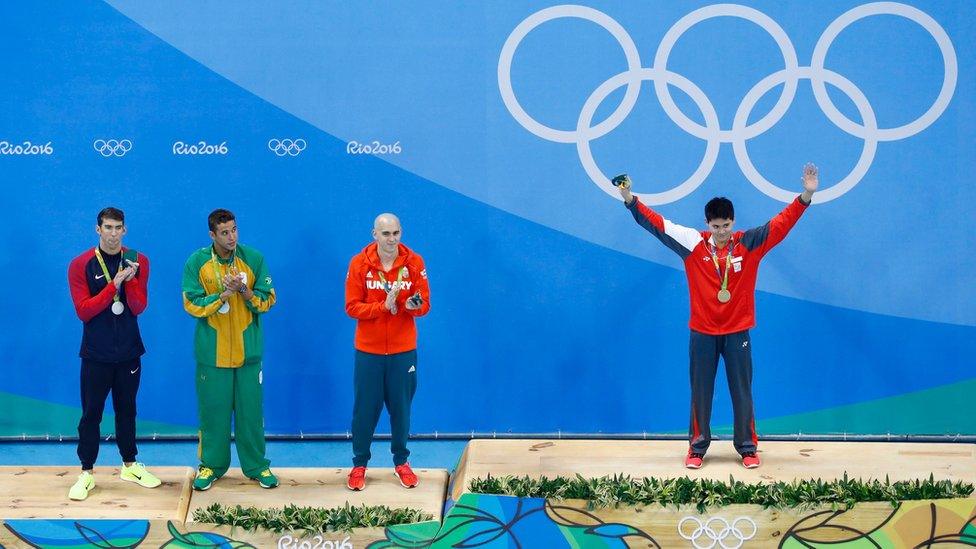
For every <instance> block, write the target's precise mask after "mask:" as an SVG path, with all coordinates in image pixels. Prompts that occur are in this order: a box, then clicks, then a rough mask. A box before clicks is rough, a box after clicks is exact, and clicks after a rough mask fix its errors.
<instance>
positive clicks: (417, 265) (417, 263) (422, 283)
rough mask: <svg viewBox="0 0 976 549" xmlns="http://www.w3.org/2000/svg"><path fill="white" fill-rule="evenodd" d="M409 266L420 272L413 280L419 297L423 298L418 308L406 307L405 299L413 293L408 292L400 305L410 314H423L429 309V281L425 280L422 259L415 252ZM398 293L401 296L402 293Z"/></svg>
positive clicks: (424, 268) (425, 270) (425, 272)
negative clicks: (418, 276)
mask: <svg viewBox="0 0 976 549" xmlns="http://www.w3.org/2000/svg"><path fill="white" fill-rule="evenodd" d="M411 267H412V269H411V270H413V272H415V273H420V278H418V279H417V280H416V282H415V283H416V284H417V286H416V288H417V290H416V291H418V292H420V297H422V298H423V299H424V302H423V304H422V305H421V306H420V308H419V309H412V310H411V309H407V307H406V300H407V299H409V298H410V296H411V295H413V294H414V293H415V292H410V295H407V296H406V297H404V305H403V306H402V307H401V310H404V311H406V312H407V314H409V315H410V316H424V315H425V314H427V312H428V311H430V282H429V281H428V280H427V267H425V266H424V259H423V258H422V257H420V256H419V255H417V254H414V261H413V264H412V265H411ZM400 295H401V296H403V294H402V293H401V294H400Z"/></svg>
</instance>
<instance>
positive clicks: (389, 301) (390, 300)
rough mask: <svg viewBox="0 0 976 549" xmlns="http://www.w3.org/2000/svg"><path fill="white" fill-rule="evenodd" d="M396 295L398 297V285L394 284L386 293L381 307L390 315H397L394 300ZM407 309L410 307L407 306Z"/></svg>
mask: <svg viewBox="0 0 976 549" xmlns="http://www.w3.org/2000/svg"><path fill="white" fill-rule="evenodd" d="M398 295H400V285H399V284H394V285H393V288H392V289H391V290H390V291H388V292H386V302H385V303H384V304H383V305H384V306H385V307H386V310H388V311H390V314H391V315H395V314H397V304H396V300H397V296H398ZM409 307H410V306H409V305H407V308H409Z"/></svg>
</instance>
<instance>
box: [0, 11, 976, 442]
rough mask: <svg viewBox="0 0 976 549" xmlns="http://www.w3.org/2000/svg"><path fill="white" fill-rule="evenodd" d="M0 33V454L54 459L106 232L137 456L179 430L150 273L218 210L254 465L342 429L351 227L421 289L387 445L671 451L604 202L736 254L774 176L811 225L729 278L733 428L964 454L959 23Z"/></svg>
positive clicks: (968, 132)
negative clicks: (738, 292)
mask: <svg viewBox="0 0 976 549" xmlns="http://www.w3.org/2000/svg"><path fill="white" fill-rule="evenodd" d="M2 11H3V17H2V18H0V46H2V49H3V51H6V52H8V53H9V54H10V55H8V56H6V58H5V61H4V62H3V67H4V78H3V79H2V80H0V92H2V95H3V97H4V98H5V99H6V101H5V104H4V108H3V109H2V111H0V181H2V182H3V187H4V196H6V197H7V200H6V204H7V205H8V208H7V216H8V218H7V222H6V223H4V224H3V225H2V226H0V242H2V246H3V254H2V255H0V266H2V269H3V271H4V272H6V273H7V274H8V281H9V282H8V284H9V285H10V288H9V289H8V292H7V293H8V297H7V298H6V299H5V300H4V313H5V314H4V315H3V316H2V320H0V323H2V329H0V345H2V351H3V356H4V359H5V360H6V362H7V365H6V368H5V375H4V376H2V379H0V412H3V413H4V419H0V436H10V435H20V434H31V435H37V434H59V433H61V434H69V435H70V434H73V431H74V422H76V421H77V416H76V415H75V414H76V412H77V406H78V403H79V396H78V368H79V365H78V362H79V361H78V358H77V350H78V343H79V340H80V333H81V325H80V322H79V321H78V319H77V318H76V317H75V315H74V312H73V310H72V307H71V303H70V298H69V294H68V290H67V286H66V269H67V264H68V262H69V261H70V260H71V258H72V257H74V256H75V255H77V254H79V253H81V252H82V251H83V250H84V249H85V248H87V247H90V246H93V245H94V244H95V242H96V238H97V237H96V235H95V232H94V225H95V214H96V213H97V211H98V210H99V209H101V208H102V207H104V206H106V205H115V206H118V207H120V208H122V209H124V210H125V212H126V215H127V225H128V228H129V233H128V235H127V236H126V237H125V243H126V244H128V245H130V246H132V247H134V248H137V249H138V250H140V251H142V252H144V253H146V254H147V255H148V256H149V258H150V260H151V262H152V278H151V280H150V288H149V289H150V293H149V298H150V305H149V309H148V310H147V311H146V313H145V314H144V315H143V317H142V318H141V320H140V323H141V326H142V330H143V336H144V339H145V341H146V346H147V349H148V354H147V355H146V356H145V357H144V365H145V371H144V374H143V382H142V383H143V385H142V389H141V392H140V418H141V419H142V420H144V421H146V422H149V423H146V428H147V429H150V430H153V429H156V430H160V431H166V432H175V433H187V434H189V433H193V432H195V425H196V400H195V395H194V391H193V383H192V379H193V368H194V366H193V355H192V332H193V322H194V320H193V319H191V318H190V317H189V316H188V315H187V314H186V313H185V312H184V311H183V310H182V303H181V297H180V276H181V273H182V267H183V262H184V261H185V259H186V257H187V256H188V255H189V253H190V252H191V251H192V250H194V249H196V248H199V247H201V246H203V245H206V244H207V243H208V242H209V239H208V236H207V226H206V215H207V213H209V212H210V211H211V210H212V209H214V208H217V207H225V208H229V209H231V210H233V211H234V212H235V213H236V214H237V216H238V223H239V227H240V230H241V240H242V241H243V242H245V243H247V244H249V245H252V246H255V247H256V248H258V249H259V250H261V251H263V252H264V254H265V256H266V258H267V261H268V263H269V265H270V267H271V272H272V275H273V277H274V280H275V285H276V288H277V291H278V296H279V302H278V305H276V306H275V308H274V309H272V310H271V311H270V312H269V313H268V315H267V317H266V319H265V323H264V326H265V339H266V353H265V370H264V372H265V375H264V380H265V390H266V393H265V394H266V411H267V412H266V414H267V422H266V423H267V429H268V431H269V432H271V433H279V434H298V433H305V434H310V433H343V432H346V431H347V430H348V426H349V420H350V410H351V404H352V402H351V384H352V382H351V377H352V376H351V373H352V372H351V370H352V338H353V330H354V322H353V321H352V320H351V319H349V318H348V317H347V316H346V315H345V313H344V310H343V283H344V278H345V271H346V267H347V265H348V261H349V258H350V257H351V256H352V255H353V254H354V253H356V252H357V251H358V250H360V249H361V248H362V247H363V246H364V245H365V244H367V243H368V242H369V240H370V229H371V224H372V220H373V218H374V217H375V215H376V214H378V213H380V212H383V211H393V212H396V213H397V214H399V215H400V217H401V219H402V220H403V228H404V242H405V243H406V244H407V245H409V246H411V247H412V248H414V249H415V250H417V251H418V252H419V253H421V254H422V255H423V256H424V258H425V260H426V262H427V268H428V273H429V275H430V279H431V286H432V300H431V301H432V310H431V313H430V315H429V316H427V317H425V318H423V319H421V320H420V321H419V332H420V342H419V365H418V369H419V371H420V386H419V393H418V396H417V400H416V401H415V406H414V415H413V431H414V432H417V433H434V432H439V433H470V432H492V431H498V432H514V433H543V432H556V431H562V432H579V433H584V432H585V433H597V432H602V433H642V432H652V433H660V432H680V431H682V430H683V429H685V428H686V424H687V421H688V404H687V403H688V373H687V344H688V342H687V339H688V328H687V320H688V297H687V288H686V283H685V279H684V274H683V272H681V270H680V268H681V265H680V263H679V261H678V259H677V258H676V257H675V256H674V255H673V253H672V252H670V251H669V250H667V249H665V248H664V247H663V246H661V245H660V243H659V242H657V241H656V240H654V239H653V238H652V237H651V236H650V235H649V234H648V233H646V232H644V231H643V230H642V229H640V228H639V227H637V226H636V225H635V224H634V222H633V220H632V218H631V217H630V215H629V213H628V212H627V211H626V210H625V209H624V208H623V207H622V206H621V205H620V202H619V199H616V198H614V197H613V196H612V189H611V188H609V185H608V183H607V181H606V177H607V176H612V175H615V174H616V173H620V172H624V171H626V172H628V173H630V174H631V176H632V177H633V178H634V180H635V190H636V191H638V192H640V193H642V194H644V195H645V197H646V198H647V200H648V201H649V202H651V203H654V204H655V208H657V209H658V210H659V211H660V212H661V213H662V214H664V215H665V216H666V217H668V218H670V219H672V220H674V221H675V222H678V223H681V224H684V225H689V226H701V227H704V220H703V216H702V206H703V204H704V203H705V202H706V201H707V200H708V199H709V198H711V197H712V196H715V195H725V196H728V197H730V198H732V199H733V200H734V202H735V204H736V210H737V219H736V222H737V226H738V227H741V228H743V229H745V228H748V227H752V226H756V225H760V224H762V223H764V222H765V221H766V220H767V219H769V218H770V217H771V216H773V215H775V214H776V213H777V212H778V211H779V210H780V209H781V208H782V207H783V206H784V201H786V200H789V199H790V198H791V197H792V196H794V195H795V193H797V192H798V191H799V190H800V181H799V178H800V169H801V166H802V165H803V164H804V163H805V162H807V161H813V162H816V163H817V164H818V165H819V166H820V169H821V186H822V192H820V193H818V195H817V200H818V201H819V203H818V204H816V205H815V206H814V207H812V208H811V209H810V210H809V211H808V212H807V213H806V214H805V215H804V217H803V218H802V219H801V220H800V222H799V223H798V225H797V226H796V228H795V229H794V231H793V232H792V233H791V234H790V235H789V237H788V238H787V240H786V241H784V242H783V243H782V244H781V245H780V246H779V247H778V248H777V249H776V250H774V251H773V252H772V253H771V254H770V255H769V256H768V257H767V258H766V260H765V262H764V265H763V268H762V270H761V275H760V277H759V291H758V296H757V317H758V323H759V325H758V327H757V328H756V329H755V331H754V333H753V339H754V342H755V350H754V353H755V356H754V359H755V364H756V376H755V391H756V394H757V398H756V402H757V415H758V417H759V419H760V427H762V425H763V422H767V424H768V425H769V426H770V430H773V431H776V432H786V433H795V432H809V431H810V430H811V429H813V430H814V431H817V432H839V431H846V432H853V433H876V432H893V433H899V434H945V433H962V434H969V435H973V434H976V416H973V415H972V414H965V413H963V410H964V409H965V407H966V405H967V403H968V402H969V401H970V400H971V398H972V397H971V395H972V392H973V390H974V381H976V377H974V374H973V369H972V366H973V360H972V358H971V356H970V354H969V352H968V351H969V344H968V343H967V342H971V341H973V340H974V336H976V313H974V312H973V311H974V308H973V305H974V303H976V299H974V297H976V289H974V287H976V285H974V284H973V274H972V273H973V272H974V271H976V260H974V255H973V254H972V252H971V250H970V248H971V245H970V243H969V240H970V238H969V231H968V229H967V223H968V221H967V220H968V219H969V218H970V217H971V213H970V211H969V210H970V208H969V205H970V204H972V203H973V201H974V199H976V191H974V190H973V186H972V185H971V184H970V181H969V180H970V178H971V174H972V173H973V171H974V168H976V163H974V159H973V156H972V153H971V149H972V145H971V144H972V143H973V141H974V140H976V129H974V128H976V124H974V122H976V116H974V98H976V89H974V85H976V79H974V77H973V70H972V69H973V67H974V60H976V59H974V53H973V52H974V50H973V48H972V47H970V43H971V38H970V37H971V36H972V35H973V33H974V31H976V13H974V12H973V10H972V7H971V5H970V4H969V3H968V2H965V1H949V2H913V3H911V4H910V5H908V4H885V5H883V6H882V5H875V4H861V3H858V2H848V1H842V2H834V3H831V4H830V5H822V4H811V3H806V2H798V1H797V2H772V1H769V2H766V1H757V2H750V3H748V4H747V5H745V6H738V7H727V6H726V7H723V6H720V5H713V4H709V3H706V2H685V3H673V2H664V1H660V2H645V3H639V4H635V3H630V2H598V3H592V4H589V5H588V6H587V7H580V6H575V7H566V6H559V5H555V4H543V3H513V4H511V5H507V4H506V5H490V6H482V5H480V4H464V3H461V4H459V3H455V2H430V3H424V4H420V5H402V6H389V5H384V6H382V7H379V6H368V5H361V4H355V3H353V4H343V5H340V4H336V3H318V2H309V3H287V4H285V5H275V6H269V5H267V4H265V3H259V2H236V3H233V4H230V3H207V4H205V5H200V4H199V3H195V2H175V3H167V4H165V5H161V4H160V5H157V4H152V3H143V2H130V1H122V0H119V1H112V2H108V3H99V2H80V3H67V2H66V3H53V4H52V3H20V4H11V5H6V6H4V7H3V8H2ZM820 86H822V90H821V89H820ZM720 375H721V374H720ZM718 387H719V389H718V390H717V394H716V406H715V417H714V422H715V423H716V424H727V423H728V422H729V421H730V419H731V410H730V407H729V405H728V398H727V396H726V395H725V390H724V384H723V383H719V384H718ZM906 402H911V403H912V404H911V405H910V406H906V404H905V403H906ZM25 407H27V408H28V409H30V410H31V413H30V414H25V413H23V410H24V408H25ZM18 410H19V411H18ZM879 410H882V411H883V412H882V413H879ZM38 418H40V419H38ZM45 419H46V421H45ZM381 430H382V428H381ZM767 432H768V431H767ZM144 434H145V433H144Z"/></svg>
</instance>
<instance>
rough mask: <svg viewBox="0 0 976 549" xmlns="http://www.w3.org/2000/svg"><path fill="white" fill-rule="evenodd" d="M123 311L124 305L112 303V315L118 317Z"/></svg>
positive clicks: (117, 302)
mask: <svg viewBox="0 0 976 549" xmlns="http://www.w3.org/2000/svg"><path fill="white" fill-rule="evenodd" d="M123 311H125V305H123V304H122V302H121V301H116V302H115V303H112V312H113V313H114V314H117V315H120V314H122V312H123Z"/></svg>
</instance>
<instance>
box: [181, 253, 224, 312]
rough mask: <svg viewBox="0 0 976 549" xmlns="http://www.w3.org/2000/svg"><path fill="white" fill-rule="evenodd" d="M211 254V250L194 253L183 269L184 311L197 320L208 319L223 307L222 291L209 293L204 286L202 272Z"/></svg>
mask: <svg viewBox="0 0 976 549" xmlns="http://www.w3.org/2000/svg"><path fill="white" fill-rule="evenodd" d="M209 252H210V248H203V249H202V250H198V251H196V252H194V253H193V255H191V256H190V258H189V259H187V260H186V265H185V266H184V267H183V309H184V310H186V312H188V313H190V314H191V315H192V316H195V317H197V318H206V317H208V316H210V315H212V314H214V313H216V312H217V309H219V308H220V306H221V305H222V302H221V301H220V290H219V289H217V290H216V291H215V292H208V291H207V289H206V288H205V287H204V285H203V276H202V274H201V272H200V270H201V268H203V267H204V266H206V264H207V262H208V261H209V260H210V253H209Z"/></svg>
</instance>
